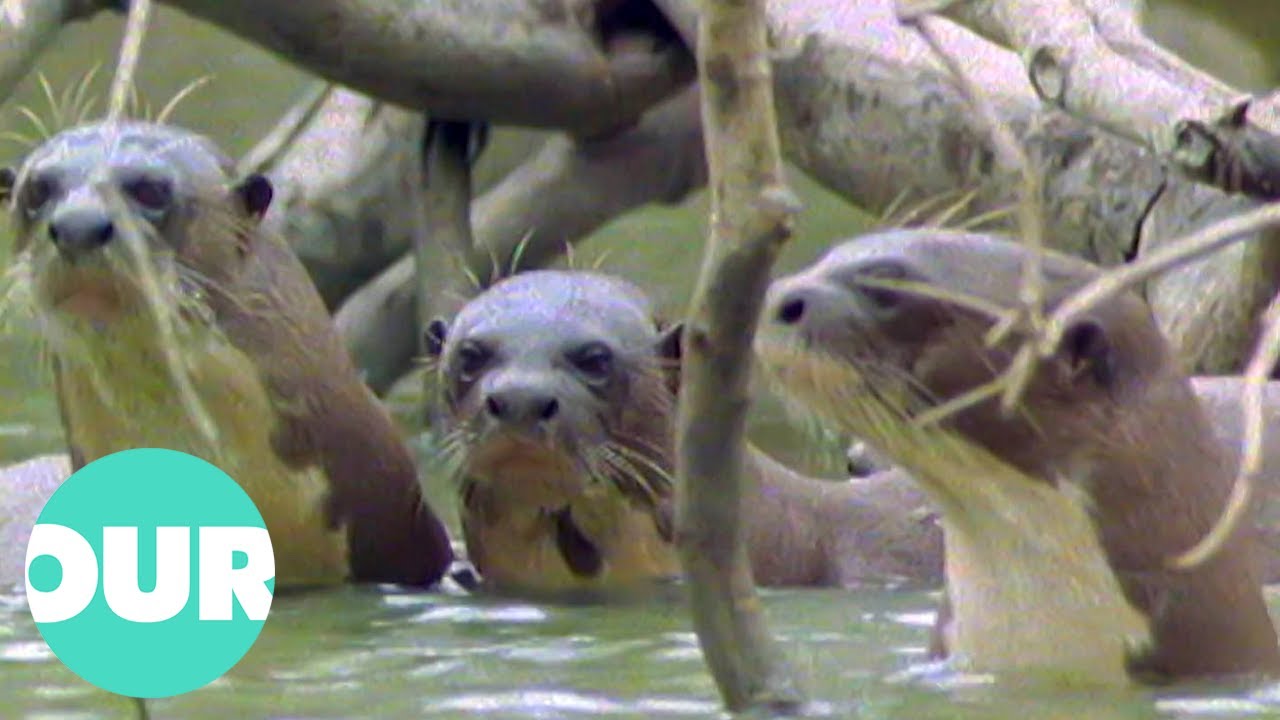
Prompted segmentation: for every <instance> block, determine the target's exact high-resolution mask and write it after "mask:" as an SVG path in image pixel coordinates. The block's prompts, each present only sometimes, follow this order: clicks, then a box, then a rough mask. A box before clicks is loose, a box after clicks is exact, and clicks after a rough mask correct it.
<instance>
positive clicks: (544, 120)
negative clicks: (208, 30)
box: [165, 0, 693, 135]
mask: <svg viewBox="0 0 1280 720" xmlns="http://www.w3.org/2000/svg"><path fill="white" fill-rule="evenodd" d="M165 4H167V5H170V6H172V7H175V8H178V9H179V10H182V11H183V12H186V13H188V14H190V15H193V16H195V17H199V18H202V19H204V20H208V21H209V22H212V23H214V24H216V25H218V26H220V27H222V28H224V29H226V30H228V31H230V32H232V33H234V34H236V35H238V36H240V37H241V38H244V39H245V40H248V41H250V42H253V43H255V44H257V45H260V46H262V47H264V48H266V49H268V50H271V51H273V52H275V53H277V54H278V55H280V56H281V57H283V58H285V59H287V60H289V61H291V62H293V63H295V64H297V65H299V66H302V67H304V68H306V69H307V70H308V71H310V72H313V73H315V74H317V75H319V76H321V77H323V78H325V79H327V80H330V81H333V82H335V83H339V84H341V85H345V86H347V87H350V88H352V89H355V90H358V91H360V92H363V93H365V94H368V95H371V96H373V97H376V98H378V99H381V100H385V101H388V102H393V103H396V104H399V105H402V106H404V107H406V108H412V109H416V110H421V111H424V112H427V113H429V114H430V115H432V116H433V117H437V118H441V119H452V120H471V119H483V120H487V121H489V122H491V123H494V124H504V125H523V126H529V127H554V128H560V129H564V130H567V131H570V132H572V133H575V134H581V135H598V134H601V133H608V132H612V131H614V130H616V129H618V128H621V127H623V126H625V125H628V124H630V123H632V122H634V121H635V120H636V119H637V118H638V117H639V116H640V115H641V113H643V112H644V111H645V110H646V109H648V108H649V106H651V105H653V104H654V103H655V102H657V101H658V100H661V99H662V98H664V97H667V96H668V95H670V94H672V93H673V92H675V91H676V90H678V89H679V88H680V87H682V86H683V85H685V84H687V83H688V82H689V80H690V79H691V77H692V71H693V67H692V62H691V58H690V57H689V55H688V53H687V51H685V50H684V49H683V47H682V46H681V45H680V44H679V43H673V42H658V43H657V44H653V43H650V44H647V45H646V44H645V43H640V42H634V41H633V40H634V39H635V38H636V37H638V36H640V35H643V34H649V35H651V36H654V37H657V38H659V39H661V38H662V35H663V34H664V32H669V31H665V29H664V28H634V27H628V26H626V25H625V24H616V23H613V22H612V19H613V18H612V16H611V15H610V14H609V12H610V10H611V9H612V8H613V7H614V6H616V5H618V3H605V2H596V1H595V0H560V1H557V2H550V3H544V2H530V1H529V0H432V1H431V2H422V1H421V0H308V2H294V1H293V0H267V1H264V0H165Z"/></svg>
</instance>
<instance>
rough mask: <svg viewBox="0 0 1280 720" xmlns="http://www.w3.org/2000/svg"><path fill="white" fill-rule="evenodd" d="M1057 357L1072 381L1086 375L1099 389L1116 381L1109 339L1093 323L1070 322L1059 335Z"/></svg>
mask: <svg viewBox="0 0 1280 720" xmlns="http://www.w3.org/2000/svg"><path fill="white" fill-rule="evenodd" d="M1058 357H1059V358H1060V359H1061V360H1063V361H1064V362H1065V363H1066V366H1067V371H1068V373H1069V374H1070V376H1071V377H1072V378H1073V379H1079V378H1081V377H1085V375H1086V373H1087V374H1088V377H1090V378H1092V379H1093V381H1094V382H1095V383H1097V384H1098V385H1099V386H1100V387H1104V388H1106V387H1111V385H1112V383H1113V382H1115V376H1116V358H1115V352H1114V349H1113V347H1112V345H1111V338H1109V337H1107V331H1106V329H1105V328H1103V326H1102V324H1101V323H1099V322H1098V321H1096V320H1092V319H1086V320H1077V321H1076V322H1073V323H1072V324H1071V326H1070V327H1068V328H1067V331H1066V332H1065V333H1063V335H1062V342H1061V343H1060V344H1059V345H1058Z"/></svg>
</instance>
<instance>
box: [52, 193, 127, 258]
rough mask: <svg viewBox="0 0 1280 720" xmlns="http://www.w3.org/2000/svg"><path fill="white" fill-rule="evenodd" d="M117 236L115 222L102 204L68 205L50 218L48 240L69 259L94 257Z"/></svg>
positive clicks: (70, 203) (82, 203)
mask: <svg viewBox="0 0 1280 720" xmlns="http://www.w3.org/2000/svg"><path fill="white" fill-rule="evenodd" d="M115 236H116V227H115V223H114V222H112V220H111V216H110V215H109V214H108V213H107V211H106V208H104V207H102V206H101V204H99V203H92V202H88V201H81V202H67V203H64V204H63V205H62V206H61V207H59V208H58V209H57V210H56V211H55V212H54V214H53V216H52V217H51V218H50V219H49V239H50V240H51V241H53V244H54V246H55V247H56V248H57V249H58V252H59V253H60V254H61V255H62V256H63V257H65V258H66V259H68V260H72V261H74V260H78V259H80V258H82V257H85V256H87V255H91V254H92V253H94V252H95V251H97V250H98V249H99V248H101V247H103V246H104V245H107V244H108V243H110V242H111V241H112V240H113V239H114V238H115Z"/></svg>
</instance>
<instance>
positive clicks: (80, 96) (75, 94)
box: [67, 62, 102, 123]
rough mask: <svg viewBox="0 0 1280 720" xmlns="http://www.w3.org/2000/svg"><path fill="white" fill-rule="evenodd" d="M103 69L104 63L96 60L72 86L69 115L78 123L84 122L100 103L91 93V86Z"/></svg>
mask: <svg viewBox="0 0 1280 720" xmlns="http://www.w3.org/2000/svg"><path fill="white" fill-rule="evenodd" d="M101 69H102V63H101V62H95V63H94V64H93V65H92V66H91V67H90V68H89V69H88V70H87V71H85V73H84V76H83V77H81V78H80V81H79V82H77V83H76V84H75V85H73V86H72V88H71V92H70V95H69V102H68V103H67V115H68V116H70V117H72V118H74V122H76V123H82V122H84V121H85V119H86V118H88V117H89V115H90V114H91V113H92V112H93V109H94V107H95V106H96V105H97V104H98V98H97V97H96V96H94V95H90V94H89V88H91V87H92V86H93V80H94V78H95V77H97V75H98V71H99V70H101Z"/></svg>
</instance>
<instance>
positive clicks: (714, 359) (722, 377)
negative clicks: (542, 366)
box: [676, 0, 801, 712]
mask: <svg viewBox="0 0 1280 720" xmlns="http://www.w3.org/2000/svg"><path fill="white" fill-rule="evenodd" d="M700 20H701V22H700V25H699V36H698V77H699V80H700V83H701V85H702V91H703V95H702V118H703V127H704V135H705V144H706V156H707V163H708V170H709V173H710V186H711V222H710V228H711V233H710V238H709V239H708V243H707V249H706V252H705V254H704V260H703V265H702V271H701V274H700V276H699V278H698V284H697V287H696V289H695V291H694V299H693V306H692V308H691V312H690V317H689V320H688V323H687V325H686V329H685V334H684V361H683V362H684V368H683V379H684V386H683V387H682V388H681V396H680V408H679V412H678V419H677V424H678V427H677V439H676V443H677V461H676V471H677V476H678V478H679V481H678V482H677V488H678V494H677V537H678V542H679V548H680V555H681V561H682V563H683V565H684V570H685V573H686V575H687V576H688V579H689V584H690V597H691V601H692V610H693V621H694V627H695V629H696V630H697V632H698V640H699V642H700V643H701V645H702V651H703V655H704V656H705V658H706V660H707V664H708V666H709V667H710V668H711V672H712V675H713V676H714V677H715V679H716V682H717V684H718V685H719V687H720V693H721V696H722V697H723V698H724V701H725V704H726V705H727V706H728V708H729V709H730V710H731V711H735V712H736V711H741V710H745V709H752V708H754V709H762V708H763V709H790V708H793V707H795V706H797V705H798V704H799V703H800V702H801V694H800V692H799V690H798V688H797V687H796V685H795V682H794V679H793V677H792V670H791V669H790V668H789V667H788V666H787V664H786V660H785V658H784V657H783V656H782V654H781V651H780V649H779V648H778V647H777V646H776V643H775V642H774V640H773V637H772V636H771V635H770V634H769V631H768V628H767V627H766V625H765V620H764V614H763V611H762V607H761V605H760V602H759V599H758V598H757V597H756V594H755V582H754V580H753V578H752V576H751V567H750V564H749V561H748V558H747V552H746V543H745V537H744V528H743V521H742V519H743V513H742V498H743V497H744V496H745V495H746V492H747V488H746V487H745V485H746V481H745V479H744V477H745V474H744V473H743V457H744V450H745V448H744V445H743V429H744V426H745V423H746V413H747V408H748V406H749V404H750V396H749V392H750V389H749V380H750V372H751V366H752V355H751V345H752V340H753V337H754V334H755V327H756V322H757V319H758V317H759V314H760V306H761V304H762V300H763V297H764V294H765V290H766V288H767V286H768V283H769V273H770V270H771V268H772V266H773V262H774V260H775V258H776V257H777V254H778V251H779V249H780V248H781V247H782V244H783V243H784V242H785V241H786V239H787V238H788V237H789V236H790V234H791V221H792V216H793V215H794V214H795V213H796V212H797V211H798V201H797V200H796V199H795V197H794V195H793V194H792V193H791V191H790V190H789V189H788V188H787V186H786V184H785V180H784V178H783V171H782V162H781V157H780V152H779V147H778V136H777V123H776V119H775V115H774V107H773V88H772V77H771V71H770V65H769V48H768V45H767V40H766V34H765V24H764V23H765V18H764V3H763V2H762V0H706V2H705V3H704V5H703V9H702V16H701V19H700Z"/></svg>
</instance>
